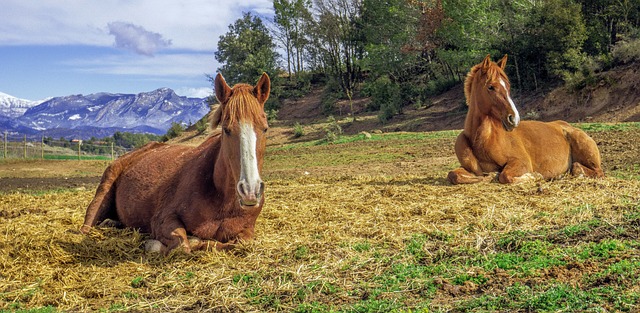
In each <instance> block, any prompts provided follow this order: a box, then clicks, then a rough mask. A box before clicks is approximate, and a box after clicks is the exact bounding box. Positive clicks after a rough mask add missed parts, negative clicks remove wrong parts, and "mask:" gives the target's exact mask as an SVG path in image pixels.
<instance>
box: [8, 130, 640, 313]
mask: <svg viewBox="0 0 640 313" xmlns="http://www.w3.org/2000/svg"><path fill="white" fill-rule="evenodd" d="M451 140H452V139H451V138H449V139H446V141H447V142H451ZM424 141H425V143H421V144H420V145H417V144H416V143H415V142H413V141H408V142H405V143H406V144H407V146H405V147H388V146H386V145H385V144H383V143H374V144H371V145H372V146H371V147H370V149H372V150H376V151H378V152H379V153H380V154H381V155H384V154H387V153H388V154H392V153H399V154H397V155H401V156H402V155H404V157H398V156H396V157H393V158H390V160H382V161H373V160H370V159H367V158H364V157H362V158H359V159H354V160H351V162H352V164H353V165H349V164H345V163H344V162H342V161H336V165H331V164H330V163H331V161H330V160H328V159H329V158H330V157H331V153H333V152H332V151H330V150H331V149H334V150H335V149H336V148H337V147H338V146H332V147H329V148H324V147H318V148H315V149H314V148H308V150H305V149H299V150H297V152H291V151H288V152H287V151H280V152H278V151H272V153H271V159H269V160H268V162H267V164H266V165H265V168H267V173H266V174H265V180H266V181H267V184H268V185H267V192H266V197H267V199H266V203H267V204H266V205H265V207H264V210H263V213H262V214H261V216H260V217H259V219H258V223H257V225H256V235H257V238H256V239H255V240H254V241H251V242H248V243H245V244H243V245H241V246H240V247H238V249H237V250H236V251H233V252H231V253H216V252H213V253H202V252H198V253H194V254H192V255H185V254H183V253H179V252H177V253H173V254H171V255H170V256H168V257H166V258H162V257H159V256H157V255H145V254H144V253H143V249H142V248H141V246H142V245H143V241H144V239H145V238H146V237H145V235H142V234H139V233H137V232H135V231H133V230H117V229H112V228H99V229H97V230H95V231H93V232H92V233H91V234H90V235H89V236H83V235H81V234H79V233H78V232H77V229H78V227H79V226H80V225H81V224H82V220H83V216H84V211H85V208H86V206H87V205H88V203H89V201H90V200H91V198H92V196H93V191H92V190H89V191H67V192H55V193H45V194H35V195H34V194H27V193H8V194H3V195H2V196H1V197H0V309H11V308H37V307H41V306H54V307H56V308H58V309H59V310H61V311H96V310H100V309H102V310H107V311H108V310H111V311H117V310H119V309H123V310H127V311H139V312H147V311H160V312H183V311H189V310H194V311H204V312H207V311H210V312H219V311H240V312H259V311H265V310H282V311H290V310H294V309H296V308H297V307H298V306H299V305H300V304H303V303H322V304H325V305H328V306H333V307H336V308H339V307H341V306H342V305H349V304H353V303H356V302H358V301H360V300H362V299H363V298H364V297H366V294H363V293H362V292H363V290H367V288H371V287H374V286H376V285H377V284H380V282H379V281H378V280H376V277H378V276H380V275H381V274H383V273H384V272H385V271H388V270H389V268H390V267H391V266H392V265H393V263H394V262H401V261H402V258H406V257H408V256H407V255H406V254H404V253H402V252H403V250H404V249H405V247H406V243H407V241H408V240H409V239H410V238H412V236H416V235H426V236H428V237H429V238H434V239H433V240H432V241H430V242H427V243H426V244H425V246H424V247H423V248H422V249H423V250H424V252H425V253H426V255H427V256H428V258H437V257H438V256H439V255H442V254H443V253H444V254H446V253H447V251H448V250H451V249H458V248H468V249H477V250H478V251H481V252H482V253H487V254H488V253H492V252H494V251H495V249H496V238H499V237H500V236H501V235H504V234H506V233H509V232H512V231H514V230H520V231H524V232H531V233H533V234H535V232H536V231H539V230H540V229H545V228H548V229H556V228H561V227H564V226H566V225H572V224H576V223H581V222H585V221H589V220H591V219H593V218H594V217H597V218H599V219H601V220H603V221H605V222H606V223H611V224H616V223H617V222H619V221H620V220H621V219H622V217H623V215H624V214H625V208H628V207H630V205H637V204H638V203H639V201H640V198H639V197H640V196H639V195H640V181H638V180H637V179H635V180H634V179H630V180H626V179H620V178H614V177H608V178H605V179H601V180H593V179H585V178H566V179H562V180H557V181H541V182H529V183H523V184H520V185H511V186H504V185H499V184H495V183H492V184H481V185H471V186H452V185H449V184H448V183H447V182H446V181H445V179H444V177H446V168H447V167H452V166H455V164H456V161H455V158H454V157H452V156H451V155H450V151H449V150H442V149H441V148H440V145H441V144H442V139H434V140H431V141H429V140H424ZM434 143H435V144H434ZM358 145H360V146H358ZM358 145H354V148H353V149H356V150H362V151H365V150H366V149H365V148H364V147H363V146H362V145H361V144H358ZM428 145H432V146H431V149H430V150H428V149H427V148H426V147H427V146H428ZM323 149H327V150H323ZM345 149H346V148H345ZM367 149H369V148H367ZM323 151H324V152H323ZM354 151H355V150H354ZM406 153H410V154H413V156H407V154H406ZM314 154H315V155H321V158H325V162H324V163H322V164H318V165H308V166H302V165H299V164H310V163H309V162H310V161H309V160H310V158H311V156H312V155H314ZM364 154H365V155H367V154H368V152H366V151H365V153H364ZM287 155H289V158H293V159H297V160H299V161H300V162H301V163H295V162H293V163H291V162H287V163H286V164H285V163H278V157H282V158H283V159H285V158H286V157H285V156H287ZM335 155H336V158H338V159H339V158H344V157H345V155H343V154H342V153H340V152H337V151H336V152H335ZM416 155H417V157H416ZM308 158H309V159H308ZM296 164H297V165H296ZM270 165H271V167H270ZM367 168H368V169H369V170H367ZM439 236H447V237H448V238H450V240H449V241H447V243H446V245H443V242H444V241H442V240H437V238H439ZM381 260H382V261H381ZM385 260H386V261H385ZM409 286H410V287H408V288H407V290H404V291H401V292H396V293H388V294H382V295H381V296H380V297H381V298H383V299H384V298H386V299H391V300H393V301H398V302H399V303H401V304H402V305H403V306H408V307H411V306H412V305H415V304H416V303H417V302H418V301H420V297H419V296H416V295H417V294H418V293H419V292H420V288H421V287H420V286H418V285H416V286H411V285H409ZM255 295H262V297H256V296H255ZM433 301H434V303H437V297H436V299H434V300H433ZM440 305H442V306H443V308H446V307H447V304H440Z"/></svg>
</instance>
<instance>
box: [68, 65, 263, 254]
mask: <svg viewBox="0 0 640 313" xmlns="http://www.w3.org/2000/svg"><path fill="white" fill-rule="evenodd" d="M270 84H271V83H270V80H269V76H267V74H266V73H265V74H263V75H262V77H261V78H260V80H259V81H258V83H257V85H256V86H255V87H254V86H251V85H247V84H237V85H235V86H234V87H233V88H229V86H228V85H227V83H226V81H225V80H224V78H223V77H222V75H220V74H218V75H217V76H216V78H215V80H214V87H215V93H216V97H217V98H218V101H219V102H220V106H219V107H218V109H217V110H216V111H215V112H214V113H213V115H212V117H211V125H212V128H213V129H215V128H217V126H218V125H221V126H222V132H216V133H214V134H213V135H211V136H210V137H209V138H207V139H206V140H205V141H204V142H203V143H202V144H200V145H199V146H197V147H187V146H177V145H176V146H173V145H166V144H162V143H157V142H153V143H149V144H147V145H145V146H143V147H142V148H140V149H138V150H136V151H133V152H131V153H129V154H126V155H124V156H123V157H121V158H119V159H117V160H116V161H114V162H113V163H112V164H111V165H110V166H109V167H107V169H106V170H105V172H104V174H103V175H102V181H101V182H100V185H99V186H98V188H97V190H96V195H95V197H94V199H93V201H92V202H91V203H90V204H89V207H88V208H87V213H86V215H85V220H84V225H83V226H82V228H81V229H80V230H81V232H82V233H88V232H89V231H90V229H91V228H92V227H93V226H95V225H96V224H97V223H100V222H102V221H104V220H106V219H112V220H114V221H116V222H119V223H121V224H123V225H124V226H127V227H133V228H137V229H139V230H140V231H141V232H146V233H150V234H151V238H153V239H155V240H157V241H154V240H151V241H150V243H151V245H149V242H148V243H147V250H155V251H158V250H159V251H161V252H163V253H165V254H166V253H168V252H169V251H171V250H172V249H174V248H176V247H179V246H181V247H182V248H183V249H184V251H185V252H187V253H189V252H191V251H193V250H210V249H218V250H221V249H230V248H233V246H234V244H235V243H236V242H238V241H241V240H248V239H251V238H252V237H253V235H254V226H255V222H256V219H257V217H258V214H259V213H260V211H261V210H262V206H263V204H264V197H263V191H264V183H263V182H262V180H261V178H260V173H261V171H262V164H263V158H264V151H265V146H266V131H267V128H268V124H267V118H266V115H265V113H264V103H265V101H267V99H268V98H269V92H270V87H271V85H270ZM187 236H190V237H191V236H195V237H196V238H192V237H191V242H190V240H189V239H190V238H189V237H187Z"/></svg>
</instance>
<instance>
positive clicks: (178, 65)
mask: <svg viewBox="0 0 640 313" xmlns="http://www.w3.org/2000/svg"><path fill="white" fill-rule="evenodd" d="M65 65H67V66H70V67H72V68H73V69H75V70H76V71H80V72H85V73H95V74H109V75H134V76H136V75H137V76H156V77H163V76H171V77H196V76H197V77H201V78H202V79H205V75H206V74H212V73H214V72H215V70H216V69H217V68H218V66H219V65H218V63H217V62H216V61H215V59H214V57H213V53H175V54H157V55H155V57H153V58H147V57H142V56H138V55H127V56H122V55H116V56H114V55H111V56H105V57H99V58H95V59H76V60H70V61H68V62H65Z"/></svg>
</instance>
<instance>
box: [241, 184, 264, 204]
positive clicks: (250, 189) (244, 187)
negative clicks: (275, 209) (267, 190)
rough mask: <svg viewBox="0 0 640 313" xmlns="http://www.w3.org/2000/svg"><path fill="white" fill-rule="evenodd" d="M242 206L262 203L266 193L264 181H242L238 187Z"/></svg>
mask: <svg viewBox="0 0 640 313" xmlns="http://www.w3.org/2000/svg"><path fill="white" fill-rule="evenodd" d="M236 189H237V192H238V198H239V201H240V205H241V206H245V207H254V206H257V205H258V204H260V200H261V199H262V194H263V193H264V182H263V181H262V180H259V181H257V182H255V183H253V184H250V183H248V182H247V181H240V182H238V185H237V187H236Z"/></svg>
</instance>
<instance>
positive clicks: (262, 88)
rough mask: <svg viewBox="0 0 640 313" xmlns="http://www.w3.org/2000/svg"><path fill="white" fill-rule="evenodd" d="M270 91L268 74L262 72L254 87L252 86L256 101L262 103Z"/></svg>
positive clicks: (267, 97)
mask: <svg viewBox="0 0 640 313" xmlns="http://www.w3.org/2000/svg"><path fill="white" fill-rule="evenodd" d="M270 92H271V80H270V79H269V75H267V73H262V76H261V77H260V80H258V83H257V84H256V87H255V88H253V94H255V95H256V98H257V99H258V102H260V104H262V105H264V103H265V102H267V99H269V93H270Z"/></svg>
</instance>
